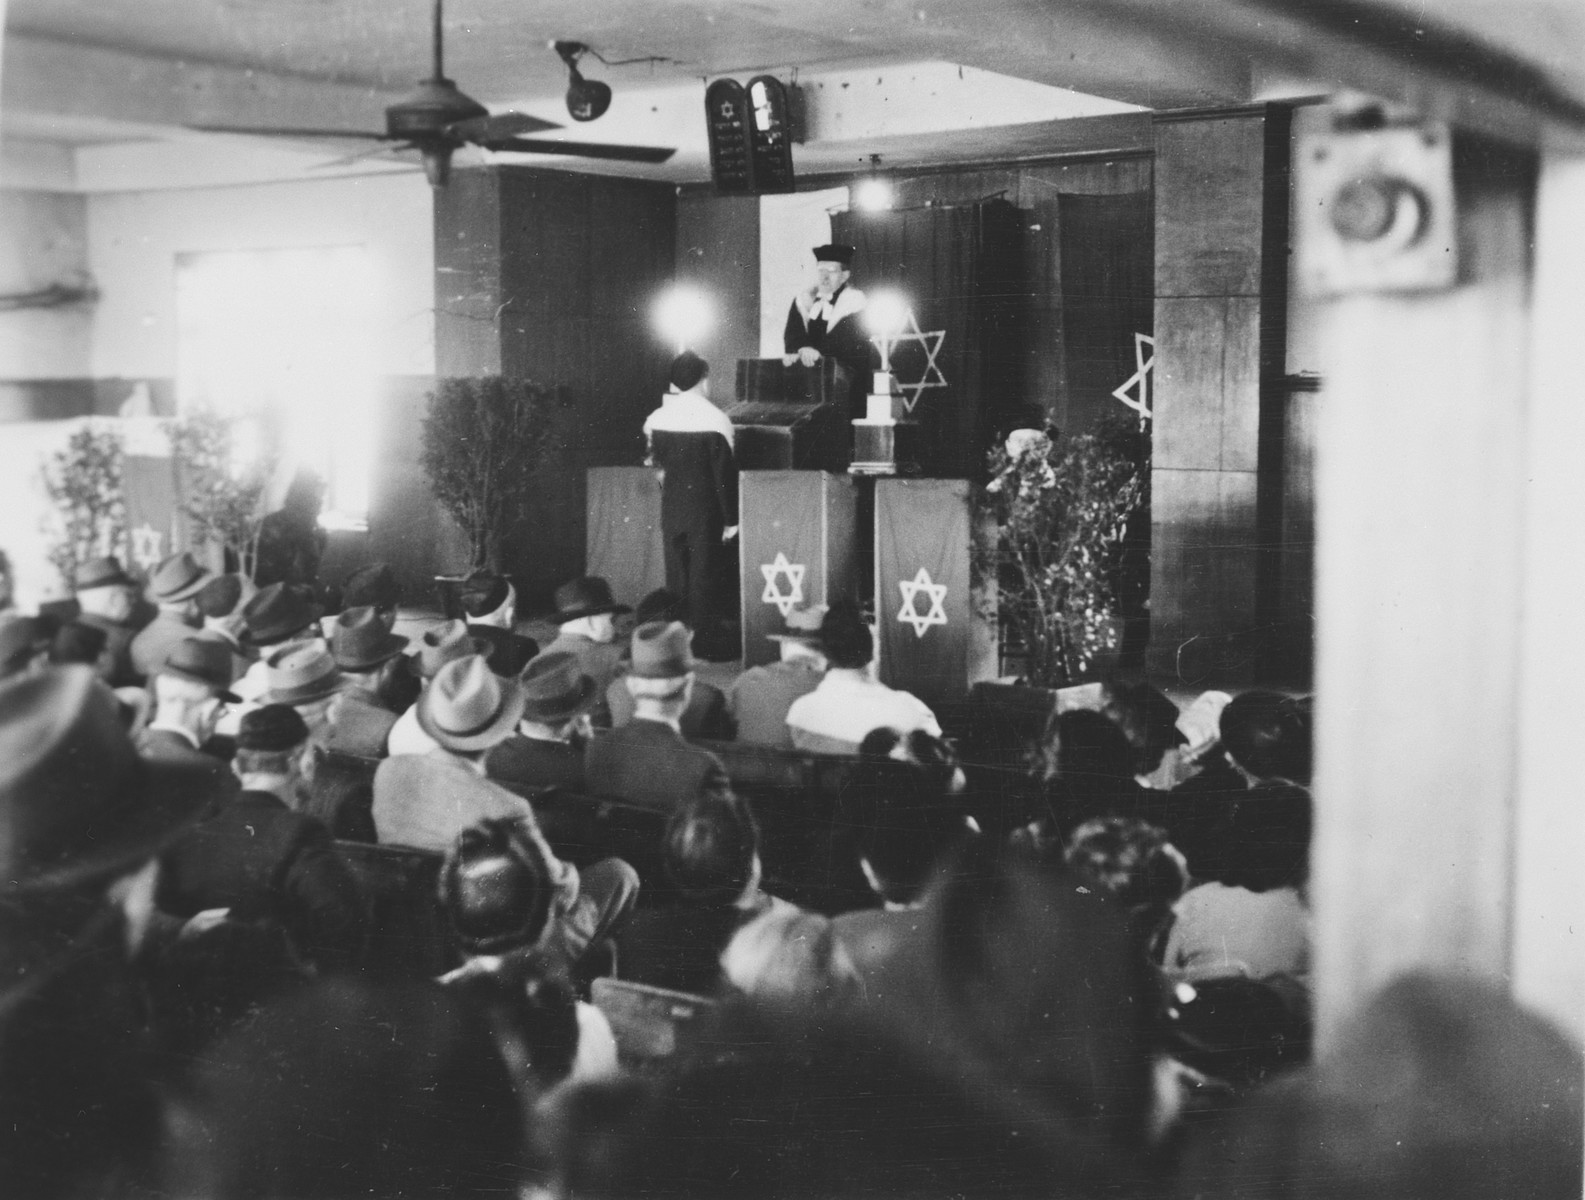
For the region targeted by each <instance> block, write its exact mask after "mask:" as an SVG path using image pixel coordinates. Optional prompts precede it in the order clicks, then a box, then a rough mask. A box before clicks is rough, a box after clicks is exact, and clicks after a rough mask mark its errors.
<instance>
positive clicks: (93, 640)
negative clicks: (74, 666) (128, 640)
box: [50, 621, 110, 666]
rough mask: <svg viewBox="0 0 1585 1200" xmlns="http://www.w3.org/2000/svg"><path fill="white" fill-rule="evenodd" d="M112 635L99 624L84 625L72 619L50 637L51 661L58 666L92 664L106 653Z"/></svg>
mask: <svg viewBox="0 0 1585 1200" xmlns="http://www.w3.org/2000/svg"><path fill="white" fill-rule="evenodd" d="M109 640H110V635H109V634H108V633H106V632H105V631H104V630H103V629H101V628H99V626H97V625H84V624H82V623H81V622H78V621H70V622H68V623H67V624H65V625H62V626H61V627H60V628H59V629H57V630H56V631H55V636H54V637H53V638H51V639H50V662H52V663H54V664H55V665H56V666H65V665H66V664H67V663H87V664H89V665H90V666H92V665H93V664H94V663H97V662H98V661H99V656H100V655H101V654H103V653H104V650H105V643H106V642H107V641H109Z"/></svg>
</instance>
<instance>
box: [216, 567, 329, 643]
mask: <svg viewBox="0 0 1585 1200" xmlns="http://www.w3.org/2000/svg"><path fill="white" fill-rule="evenodd" d="M320 615H321V612H320V608H319V605H317V604H315V603H314V602H313V600H312V599H310V598H309V595H308V593H307V592H306V591H304V590H303V589H302V588H296V587H293V586H291V584H287V583H272V584H270V586H269V587H267V588H265V589H264V590H263V591H261V592H259V594H258V595H256V596H254V597H253V599H251V600H249V601H248V602H247V604H245V605H243V608H242V620H243V623H244V624H245V625H246V628H245V629H244V630H243V631H242V634H241V636H240V637H239V638H238V639H237V640H238V641H240V642H241V643H242V644H243V645H244V646H272V645H274V644H275V643H277V642H284V641H285V640H286V639H287V638H289V637H291V636H292V635H293V634H296V633H301V632H302V631H303V630H305V629H307V628H308V627H309V626H310V625H312V624H313V623H314V622H315V621H317V620H319V618H320Z"/></svg>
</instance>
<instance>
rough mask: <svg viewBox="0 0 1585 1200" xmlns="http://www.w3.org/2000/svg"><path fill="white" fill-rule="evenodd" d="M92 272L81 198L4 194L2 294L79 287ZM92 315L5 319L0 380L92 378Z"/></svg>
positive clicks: (80, 310)
mask: <svg viewBox="0 0 1585 1200" xmlns="http://www.w3.org/2000/svg"><path fill="white" fill-rule="evenodd" d="M87 270H88V248H87V202H86V200H85V198H84V197H82V196H76V195H72V194H70V193H66V192H23V191H12V190H9V189H8V190H6V191H0V294H6V295H10V294H14V293H19V292H32V291H36V290H38V289H39V288H44V287H48V286H49V285H51V284H56V283H64V284H79V283H81V282H83V279H84V277H85V275H86V273H87ZM91 313H92V308H91V306H88V305H75V304H74V305H68V306H63V307H61V308H35V309H16V310H11V311H4V312H0V379H73V378H81V377H82V376H85V375H87V374H88V362H89V330H90V326H91V323H92V315H91Z"/></svg>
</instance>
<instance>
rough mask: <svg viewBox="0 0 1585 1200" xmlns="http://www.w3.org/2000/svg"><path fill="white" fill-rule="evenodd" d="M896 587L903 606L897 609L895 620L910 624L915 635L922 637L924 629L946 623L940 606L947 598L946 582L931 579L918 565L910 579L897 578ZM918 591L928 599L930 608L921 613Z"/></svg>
mask: <svg viewBox="0 0 1585 1200" xmlns="http://www.w3.org/2000/svg"><path fill="white" fill-rule="evenodd" d="M897 589H898V590H899V591H900V592H902V594H903V606H902V607H901V608H899V609H898V610H897V620H898V621H900V622H901V623H902V624H904V625H912V626H913V627H914V636H915V637H924V636H925V631H926V630H927V629H929V628H930V627H931V626H932V625H945V624H946V623H947V613H946V610H945V609H944V608H942V607H941V602H942V601H943V600H945V599H946V598H947V587H946V584H944V583H936V582H934V581H933V580H931V578H930V572H929V571H927V570H925V569H924V568H923V567H920V568H919V573H918V574H916V575H915V576H914V577H913V578H912V579H899V580H898V581H897ZM920 593H924V595H925V596H927V597H928V598H929V600H930V608H929V610H928V611H926V612H925V613H924V614H923V615H921V614H920V612H919V605H918V600H919V595H920Z"/></svg>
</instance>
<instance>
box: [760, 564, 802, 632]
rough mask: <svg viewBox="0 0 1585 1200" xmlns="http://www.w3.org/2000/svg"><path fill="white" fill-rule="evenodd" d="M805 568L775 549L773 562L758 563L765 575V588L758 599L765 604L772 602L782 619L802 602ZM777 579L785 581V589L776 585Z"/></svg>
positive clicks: (762, 573)
mask: <svg viewBox="0 0 1585 1200" xmlns="http://www.w3.org/2000/svg"><path fill="white" fill-rule="evenodd" d="M806 569H807V568H806V567H805V566H804V564H803V563H790V562H788V561H787V556H786V555H785V554H783V553H782V552H781V551H780V550H778V551H776V558H775V561H774V562H768V563H761V564H760V568H759V572H760V574H761V575H763V576H765V590H764V591H763V592H762V593H761V594H760V600H761V601H763V602H764V603H766V604H774V605H775V606H776V610H777V611H778V612H780V613H781V615H782V619H783V620H785V619H786V617H787V614H788V613H790V612H792V610H793V609H794V608H795V607H796V606H797V605H799V604H802V603H803V598H804V571H805V570H806ZM778 579H785V580H786V581H787V589H786V590H785V591H783V590H782V589H781V587H779V586H778V585H777V582H776V581H777V580H778Z"/></svg>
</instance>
